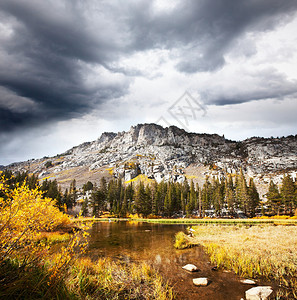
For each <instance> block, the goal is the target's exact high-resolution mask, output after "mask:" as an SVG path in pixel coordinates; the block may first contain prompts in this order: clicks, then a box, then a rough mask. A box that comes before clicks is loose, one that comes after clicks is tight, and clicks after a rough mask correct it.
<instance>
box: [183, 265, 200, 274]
mask: <svg viewBox="0 0 297 300" xmlns="http://www.w3.org/2000/svg"><path fill="white" fill-rule="evenodd" d="M182 268H183V269H184V270H187V271H190V272H195V271H198V268H197V267H196V266H195V265H192V264H187V265H185V266H183V267H182Z"/></svg>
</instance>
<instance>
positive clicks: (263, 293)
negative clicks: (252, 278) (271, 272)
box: [245, 286, 273, 300]
mask: <svg viewBox="0 0 297 300" xmlns="http://www.w3.org/2000/svg"><path fill="white" fill-rule="evenodd" d="M272 292H273V290H272V287H271V286H257V287H253V288H251V289H249V290H247V291H246V292H245V298H246V300H266V299H268V297H269V296H270V295H271V294H272Z"/></svg>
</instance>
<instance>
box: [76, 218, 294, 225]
mask: <svg viewBox="0 0 297 300" xmlns="http://www.w3.org/2000/svg"><path fill="white" fill-rule="evenodd" d="M72 221H73V222H74V223H77V222H88V221H93V222H119V221H131V222H147V223H159V224H187V225H200V224H201V225H207V224H222V225H237V224H238V225H240V224H242V225H261V224H267V225H288V226H289V225H296V226H297V219H296V217H293V218H290V217H286V218H257V219H256V218H255V219H208V218H204V219H198V218H178V219H170V218H156V219H149V218H116V217H110V218H86V217H85V218H80V219H72Z"/></svg>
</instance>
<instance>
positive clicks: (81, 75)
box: [0, 0, 297, 165]
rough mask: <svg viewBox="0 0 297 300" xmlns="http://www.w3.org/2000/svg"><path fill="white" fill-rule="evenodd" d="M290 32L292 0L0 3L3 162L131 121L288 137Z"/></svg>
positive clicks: (292, 71)
mask: <svg viewBox="0 0 297 300" xmlns="http://www.w3.org/2000/svg"><path fill="white" fill-rule="evenodd" d="M296 28H297V1H296V0H285V1H284V0H245V1H238V0H193V1H190V0H166V1H165V0H156V1H148V0H145V1H144V0H134V1H128V0H113V1H107V0H106V1H98V0H68V1H64V0H42V1H40V0H0V164H3V165H6V164H8V163H11V162H15V161H21V160H27V159H30V158H39V157H43V156H48V155H55V154H57V153H61V152H64V151H65V150H67V149H69V148H71V147H72V146H75V145H78V144H80V143H82V142H85V141H91V140H95V139H96V138H98V137H99V136H100V135H101V133H102V132H104V131H115V132H118V131H123V130H129V128H130V126H131V125H136V124H138V123H149V122H158V123H159V124H161V125H172V124H173V125H177V126H179V127H183V128H185V129H186V130H189V131H193V132H200V133H204V132H206V133H218V134H221V135H222V134H224V135H225V137H227V138H229V139H234V140H242V139H245V138H247V137H251V136H265V137H268V136H275V137H277V136H283V135H285V136H286V135H290V134H294V135H295V134H296V133H297V130H296V128H297V118H296V111H297V51H296V50H297V49H296V48H297V30H296ZM185 93H186V94H185Z"/></svg>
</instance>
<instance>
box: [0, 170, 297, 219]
mask: <svg viewBox="0 0 297 300" xmlns="http://www.w3.org/2000/svg"><path fill="white" fill-rule="evenodd" d="M4 175H5V176H6V178H8V179H9V182H10V184H11V186H12V187H13V186H15V185H16V184H17V183H18V182H19V183H22V182H24V181H26V183H27V184H28V185H29V186H30V187H32V188H34V187H35V186H36V185H39V187H40V190H41V191H42V192H43V195H44V197H49V198H53V199H56V205H57V207H59V209H60V210H64V211H66V210H70V209H72V208H73V207H74V206H75V205H76V200H77V199H78V196H79V194H81V193H82V194H84V195H85V194H86V193H88V195H89V196H88V197H86V196H84V202H83V204H82V208H81V210H82V213H83V215H94V216H96V217H98V216H100V214H101V213H102V212H103V211H109V212H111V213H112V214H114V215H116V216H120V217H125V216H127V215H129V214H136V213H137V214H138V215H142V216H144V217H147V216H150V215H151V216H152V215H154V216H163V217H174V216H179V217H181V216H185V215H187V216H191V215H195V216H198V217H205V216H213V217H239V216H247V217H254V216H256V215H257V214H258V213H261V214H265V213H266V214H268V215H280V214H287V215H293V214H294V212H295V210H296V209H297V182H296V181H294V180H293V179H292V177H291V176H289V175H287V174H286V175H284V177H283V179H282V183H281V185H280V188H279V187H278V186H277V185H276V184H275V183H274V182H273V181H272V180H271V182H270V184H269V189H268V193H267V194H266V197H267V202H262V201H260V197H259V193H258V190H257V188H256V185H255V183H254V180H253V178H250V179H249V180H248V181H247V179H246V177H245V176H244V174H243V171H242V170H240V172H239V173H237V174H228V175H227V176H226V177H224V178H221V179H218V178H209V177H206V179H205V182H204V184H203V185H202V186H199V185H198V184H194V182H193V181H192V180H191V181H190V182H189V181H188V180H185V181H184V182H183V183H178V182H172V181H169V182H164V181H162V182H160V183H157V182H156V181H153V182H152V183H149V184H144V183H143V182H139V183H138V184H133V183H129V184H125V183H124V182H123V180H122V179H120V178H118V179H111V180H110V181H109V182H107V180H106V179H105V178H104V177H103V178H102V179H101V180H100V182H99V185H98V186H97V185H96V184H93V183H92V182H90V181H88V182H86V183H85V184H84V185H83V187H82V189H78V188H77V187H76V181H75V179H74V180H73V181H72V182H71V183H70V186H69V188H67V189H65V190H64V191H62V190H61V187H59V185H58V182H57V181H56V180H52V181H51V180H44V181H43V182H42V183H40V184H39V183H38V177H37V176H36V175H34V174H33V175H30V176H29V175H28V173H26V172H18V173H16V174H14V176H13V174H12V172H11V171H4ZM0 196H1V195H0Z"/></svg>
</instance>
